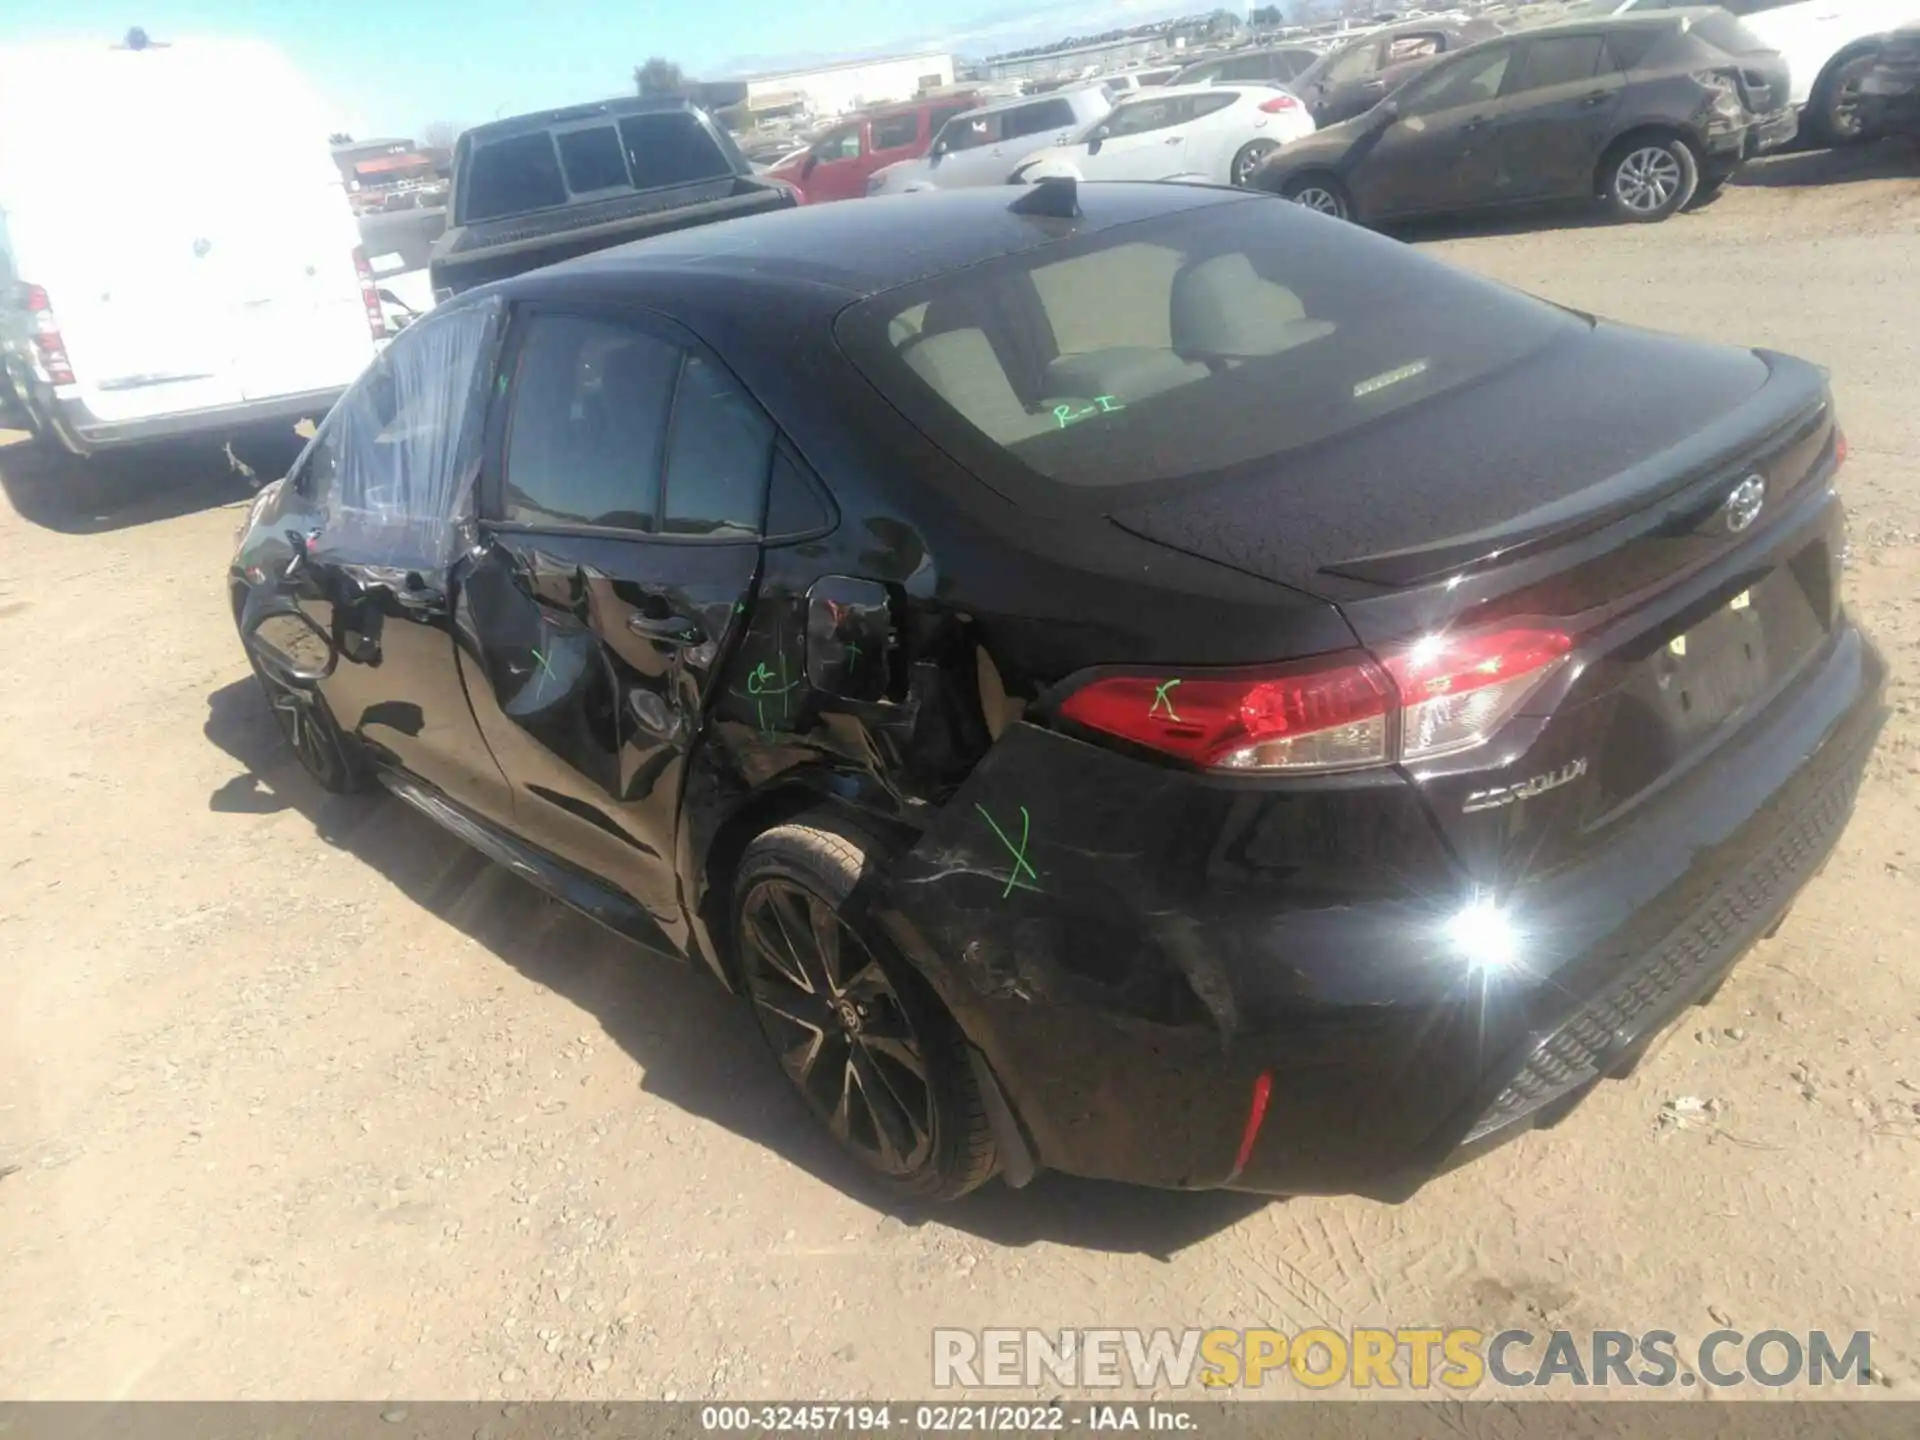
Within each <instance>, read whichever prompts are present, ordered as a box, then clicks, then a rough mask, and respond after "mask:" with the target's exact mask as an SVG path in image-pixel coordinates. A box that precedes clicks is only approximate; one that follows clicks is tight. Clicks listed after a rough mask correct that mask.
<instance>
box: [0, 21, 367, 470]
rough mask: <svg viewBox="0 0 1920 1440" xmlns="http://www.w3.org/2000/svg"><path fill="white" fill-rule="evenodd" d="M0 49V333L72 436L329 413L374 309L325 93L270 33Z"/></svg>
mask: <svg viewBox="0 0 1920 1440" xmlns="http://www.w3.org/2000/svg"><path fill="white" fill-rule="evenodd" d="M129 42H130V43H129V44H126V45H107V44H101V45H97V46H84V47H83V46H75V45H35V46H22V47H18V48H9V49H4V50H0V347H4V358H5V362H6V366H5V371H4V379H5V380H6V382H7V384H8V385H9V386H10V388H11V389H12V391H13V395H14V399H15V400H16V403H17V404H18V405H19V406H20V407H22V408H24V410H25V412H26V415H27V419H28V423H29V424H30V425H31V426H32V428H33V429H34V431H35V432H36V434H37V435H38V436H39V437H40V438H42V439H46V440H52V441H55V442H57V443H59V444H61V445H63V446H65V447H66V448H67V449H68V450H71V451H72V452H74V453H75V454H78V455H86V454H89V453H91V452H93V451H96V450H100V449H104V448H106V447H109V446H119V445H130V444H138V443H140V442H143V441H147V440H156V439H162V438H167V437H173V436H195V435H197V436H203V437H207V438H217V437H218V436H220V435H221V434H223V433H232V432H233V431H236V430H239V429H242V428H245V427H251V426H256V425H267V424H273V425H276V426H277V425H282V424H284V425H285V426H288V427H291V426H293V425H294V424H296V423H298V421H300V420H301V419H303V418H307V417H312V418H314V419H318V418H320V417H321V416H323V415H325V413H326V412H327V410H328V409H329V408H330V407H331V406H332V404H333V402H334V400H335V399H336V398H338V396H339V395H340V393H341V391H342V390H344V389H345V388H346V387H347V385H348V384H350V383H351V382H352V380H353V379H354V377H355V376H357V375H358V374H359V373H360V371H361V370H362V369H363V368H365V366H366V365H367V363H368V362H369V361H370V360H371V359H372V358H373V356H374V354H375V351H376V348H377V344H378V342H379V340H380V339H381V338H382V337H384V335H385V334H386V328H387V327H386V321H385V318H384V316H383V314H382V311H381V306H380V299H379V296H378V293H377V291H376V289H375V286H374V280H373V276H372V273H371V272H370V271H369V270H368V268H367V262H366V257H365V255H364V254H362V253H361V250H360V236H359V232H358V230H357V228H356V226H355V222H354V218H353V212H352V210H351V209H350V208H349V206H348V203H347V197H346V192H345V188H344V184H343V181H342V179H341V175H340V172H339V169H338V168H337V167H336V166H335V164H334V162H333V158H332V152H331V149H330V147H329V145H328V130H329V125H328V120H327V116H326V112H325V109H324V107H323V106H322V104H321V103H320V101H319V98H318V97H317V96H316V95H314V94H313V92H312V91H311V90H310V89H309V88H308V87H307V85H306V84H305V83H304V82H303V81H302V79H301V78H300V76H299V75H298V74H297V73H295V71H294V70H293V69H292V67H291V66H290V65H288V64H287V62H286V61H285V60H284V59H283V58H282V57H281V56H280V55H279V54H278V53H277V52H276V51H274V50H273V49H271V48H270V47H268V46H265V45H260V44H257V43H253V42H247V41H229V40H185V39H183V40H181V41H179V42H178V43H175V44H166V45H163V44H159V43H146V42H144V37H140V36H138V35H135V36H130V37H129Z"/></svg>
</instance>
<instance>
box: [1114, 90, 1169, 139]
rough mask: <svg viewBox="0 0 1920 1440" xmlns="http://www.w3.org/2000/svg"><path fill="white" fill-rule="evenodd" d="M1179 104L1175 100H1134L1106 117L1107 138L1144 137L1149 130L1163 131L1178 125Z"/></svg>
mask: <svg viewBox="0 0 1920 1440" xmlns="http://www.w3.org/2000/svg"><path fill="white" fill-rule="evenodd" d="M1179 109H1180V106H1179V102H1178V101H1177V100H1136V101H1134V102H1133V103H1132V104H1131V105H1122V106H1121V107H1120V108H1119V109H1117V110H1115V111H1114V112H1113V114H1111V115H1109V116H1108V117H1107V138H1108V139H1110V140H1117V139H1119V138H1120V137H1121V136H1123V135H1144V134H1146V133H1147V132H1149V131H1151V130H1164V129H1166V128H1167V126H1169V125H1177V124H1179V123H1180V114H1179Z"/></svg>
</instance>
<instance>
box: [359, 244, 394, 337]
mask: <svg viewBox="0 0 1920 1440" xmlns="http://www.w3.org/2000/svg"><path fill="white" fill-rule="evenodd" d="M353 268H354V273H356V274H357V275H359V277H360V302H361V303H362V304H363V305H365V306H366V307H367V329H368V330H369V331H371V332H372V333H373V338H374V339H376V340H384V339H386V338H387V312H386V310H385V309H383V308H382V307H381V304H380V286H379V284H378V283H377V282H376V281H375V280H374V278H373V266H372V265H371V264H370V263H369V262H368V260H367V252H366V251H365V250H363V249H361V248H360V247H359V246H358V245H356V246H354V247H353Z"/></svg>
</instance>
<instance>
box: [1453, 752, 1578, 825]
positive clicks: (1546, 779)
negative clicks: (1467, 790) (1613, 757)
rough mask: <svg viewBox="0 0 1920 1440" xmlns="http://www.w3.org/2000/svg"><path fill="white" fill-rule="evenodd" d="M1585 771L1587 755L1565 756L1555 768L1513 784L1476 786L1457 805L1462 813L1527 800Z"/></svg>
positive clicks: (1572, 780) (1565, 783)
mask: <svg viewBox="0 0 1920 1440" xmlns="http://www.w3.org/2000/svg"><path fill="white" fill-rule="evenodd" d="M1586 773H1587V757H1586V756H1584V755H1582V756H1581V757H1580V758H1579V759H1577V760H1569V761H1568V762H1567V763H1566V764H1565V765H1562V766H1561V767H1560V768H1559V769H1558V770H1549V771H1548V772H1547V773H1546V774H1545V775H1535V776H1533V777H1532V778H1531V779H1528V780H1522V781H1520V782H1519V783H1518V784H1517V785H1496V786H1494V787H1493V788H1492V789H1491V790H1476V791H1474V792H1473V793H1472V794H1471V795H1469V796H1467V801H1466V804H1464V805H1462V806H1461V807H1460V812H1461V814H1463V815H1471V814H1473V813H1474V812H1475V811H1478V810H1498V809H1500V808H1501V807H1502V806H1503V805H1512V804H1514V803H1516V802H1517V801H1521V800H1531V799H1532V798H1533V797H1534V796H1536V795H1544V794H1546V793H1547V791H1549V790H1558V789H1559V788H1560V787H1561V786H1562V785H1571V784H1572V783H1573V782H1574V781H1576V780H1578V779H1579V778H1580V777H1581V776H1582V775H1584V774H1586Z"/></svg>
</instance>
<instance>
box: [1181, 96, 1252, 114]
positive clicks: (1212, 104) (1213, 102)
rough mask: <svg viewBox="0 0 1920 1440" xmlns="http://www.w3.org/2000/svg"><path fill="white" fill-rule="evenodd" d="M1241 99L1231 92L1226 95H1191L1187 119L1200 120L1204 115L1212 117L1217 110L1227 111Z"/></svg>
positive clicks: (1188, 99) (1187, 105) (1187, 108)
mask: <svg viewBox="0 0 1920 1440" xmlns="http://www.w3.org/2000/svg"><path fill="white" fill-rule="evenodd" d="M1239 98H1240V97H1239V96H1238V95H1237V94H1235V93H1234V92H1233V91H1231V90H1229V91H1227V93H1226V94H1224V95H1191V96H1189V97H1188V98H1187V103H1186V107H1185V108H1186V112H1187V113H1186V116H1185V118H1186V119H1188V120H1198V119H1199V118H1200V117H1201V116H1202V115H1211V114H1213V112H1214V111H1216V110H1224V109H1226V108H1227V107H1228V106H1229V105H1231V104H1233V103H1234V102H1235V101H1236V100H1238V99H1239Z"/></svg>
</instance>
